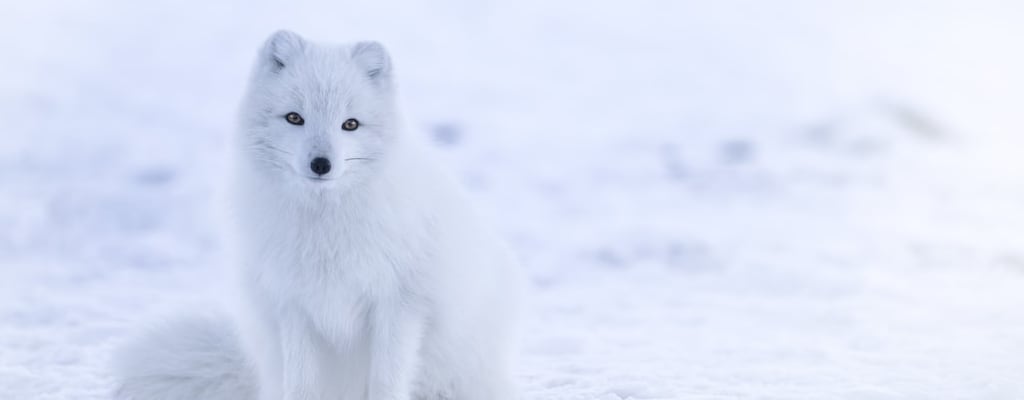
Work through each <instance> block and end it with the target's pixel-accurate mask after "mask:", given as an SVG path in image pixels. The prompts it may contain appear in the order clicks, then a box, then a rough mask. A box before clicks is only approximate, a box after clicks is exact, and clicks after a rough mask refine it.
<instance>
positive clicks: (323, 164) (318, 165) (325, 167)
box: [309, 157, 331, 175]
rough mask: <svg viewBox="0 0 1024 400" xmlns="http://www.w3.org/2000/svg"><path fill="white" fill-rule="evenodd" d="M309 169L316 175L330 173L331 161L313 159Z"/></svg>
mask: <svg viewBox="0 0 1024 400" xmlns="http://www.w3.org/2000/svg"><path fill="white" fill-rule="evenodd" d="M309 169H311V170H313V172H314V173H316V174H317V175H323V174H326V173H328V172H331V160H328V159H326V158H323V157H317V158H314V159H313V162H311V163H309Z"/></svg>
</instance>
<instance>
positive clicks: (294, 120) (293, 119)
mask: <svg viewBox="0 0 1024 400" xmlns="http://www.w3.org/2000/svg"><path fill="white" fill-rule="evenodd" d="M284 119H285V121H288V123H289V124H292V125H302V124H304V123H306V120H304V119H302V116H301V115H299V113H294V112H290V113H288V114H287V115H285V116H284Z"/></svg>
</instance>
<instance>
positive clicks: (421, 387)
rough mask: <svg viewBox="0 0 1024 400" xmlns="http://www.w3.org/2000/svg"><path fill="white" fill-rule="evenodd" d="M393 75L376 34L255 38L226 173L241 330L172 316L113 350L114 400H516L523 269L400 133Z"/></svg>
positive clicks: (216, 322) (214, 321) (225, 322)
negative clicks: (368, 38)
mask: <svg viewBox="0 0 1024 400" xmlns="http://www.w3.org/2000/svg"><path fill="white" fill-rule="evenodd" d="M392 72H393V71H392V65H391V60H390V58H389V56H388V54H387V52H386V51H385V49H384V48H383V47H382V46H381V45H380V44H377V43H374V42H361V43H356V44H354V45H346V46H323V45H318V44H314V43H311V42H309V41H306V40H305V39H303V38H301V37H299V36H298V35H296V34H294V33H290V32H278V33H275V34H274V35H272V36H271V37H270V39H268V40H267V42H266V44H265V45H264V47H263V49H262V51H261V52H260V55H259V59H258V60H257V62H256V66H255V68H254V71H253V75H252V81H251V84H250V88H249V92H248V94H247V95H246V98H245V100H244V102H243V105H242V118H241V124H240V125H241V129H240V130H239V131H240V132H239V135H238V143H237V148H238V149H239V150H240V151H239V152H238V157H237V162H236V172H235V176H234V178H233V179H232V182H233V183H234V185H235V190H234V193H235V198H234V200H233V202H232V205H233V207H232V208H233V212H234V213H235V214H236V215H235V218H234V219H235V221H236V226H237V228H238V231H237V235H236V236H237V240H238V243H237V246H236V247H237V251H238V257H239V264H240V268H239V272H240V274H239V277H240V279H239V281H240V283H241V286H240V287H241V292H242V293H243V295H242V301H241V304H242V307H241V310H240V312H239V313H237V315H236V317H238V318H235V319H237V320H239V321H240V322H239V324H238V325H237V326H238V328H237V329H236V328H234V327H233V326H232V325H231V323H230V322H229V321H231V320H232V319H233V318H227V317H223V318H192V319H185V320H182V321H178V322H172V323H169V324H167V326H165V327H164V328H163V329H162V330H157V331H154V332H152V333H150V334H149V335H147V336H144V337H142V338H141V339H139V340H138V341H136V342H135V343H132V344H130V345H128V346H126V347H124V348H123V349H122V351H121V352H120V353H119V354H118V357H117V366H118V369H117V370H118V377H119V379H120V386H119V389H118V392H117V397H118V398H120V399H132V400H154V399H161V400H172V399H175V400H176V399H192V400H201V399H232V400H234V399H239V400H241V399H256V398H258V399H261V400H281V399H285V400H300V399H301V400H312V399H324V400H328V399H329V400H342V399H368V400H411V399H416V400H434V399H436V400H441V399H445V400H502V399H511V398H514V397H515V396H514V395H513V392H514V391H513V387H512V382H511V377H510V363H511V361H512V355H513V351H512V349H513V346H512V342H513V341H514V340H513V335H512V332H513V329H514V326H515V319H516V318H515V315H516V304H517V298H518V296H519V289H520V288H519V282H520V277H519V274H518V272H517V269H516V267H515V265H514V263H513V262H512V261H511V258H510V257H509V255H508V253H507V251H506V250H505V248H504V247H503V246H502V244H501V243H500V241H499V240H497V239H496V238H495V237H494V236H493V235H492V234H490V233H489V232H488V231H486V230H485V229H482V228H481V227H479V226H478V225H477V222H476V221H477V220H476V218H474V216H473V215H471V213H470V212H468V211H467V207H466V203H465V201H464V200H463V198H462V196H461V194H460V193H459V190H458V189H457V187H456V185H454V184H453V183H452V182H451V181H450V179H449V178H448V177H447V176H446V175H445V174H444V173H442V172H441V171H439V170H438V168H437V167H436V164H435V163H433V162H431V160H430V159H429V157H427V156H426V155H425V152H424V151H423V149H421V146H420V145H419V144H417V143H416V141H415V140H413V138H412V137H410V136H408V135H406V133H405V132H404V131H403V129H402V124H401V123H400V122H399V121H400V118H399V116H398V113H397V110H396V106H395V93H394V92H395V89H394V84H393V80H392ZM291 112H296V113H299V114H300V115H301V116H302V118H303V119H304V120H305V122H304V124H303V125H293V124H289V123H288V122H287V121H286V119H285V115H287V114H288V113H291ZM349 118H354V119H357V120H358V121H359V128H358V129H356V130H355V131H345V130H342V129H341V126H342V124H343V123H344V121H346V120H347V119H349ZM317 157H324V158H327V159H329V160H330V161H331V164H332V166H333V167H332V169H331V171H330V172H329V173H327V174H325V175H323V176H318V175H317V174H315V173H313V172H312V171H311V168H310V162H311V160H312V159H314V158H317Z"/></svg>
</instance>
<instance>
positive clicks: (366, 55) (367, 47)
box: [352, 41, 391, 81]
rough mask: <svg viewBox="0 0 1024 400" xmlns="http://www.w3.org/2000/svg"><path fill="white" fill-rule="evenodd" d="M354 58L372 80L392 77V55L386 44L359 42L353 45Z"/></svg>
mask: <svg viewBox="0 0 1024 400" xmlns="http://www.w3.org/2000/svg"><path fill="white" fill-rule="evenodd" d="M352 60H354V61H355V62H356V64H358V65H360V66H362V67H363V70H364V71H365V72H366V75H367V76H368V77H370V79H371V80H374V81H381V80H387V79H389V78H390V77H391V56H389V55H388V51H387V50H385V49H384V46H383V45H381V44H380V43H377V42H372V41H368V42H359V43H356V44H355V46H352Z"/></svg>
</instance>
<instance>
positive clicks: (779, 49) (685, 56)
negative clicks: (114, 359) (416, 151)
mask: <svg viewBox="0 0 1024 400" xmlns="http://www.w3.org/2000/svg"><path fill="white" fill-rule="evenodd" d="M3 8H4V12H3V13H2V14H0V53H2V54H3V56H2V57H0V59H2V60H3V62H2V63H0V72H2V74H0V130H2V135H3V141H2V144H0V399H102V398H107V396H108V391H109V389H110V384H111V381H110V378H109V377H108V375H107V372H106V369H105V365H106V363H107V361H108V358H109V355H110V351H111V348H112V346H114V345H116V344H117V343H118V342H119V341H120V340H122V339H124V338H126V337H128V336H129V335H131V334H132V333H133V332H134V331H136V330H137V329H138V327H139V325H140V324H142V323H144V322H145V321H149V320H152V319H155V318H159V316H160V315H164V314H165V313H167V312H169V311H171V310H178V309H181V308H207V307H211V306H209V304H211V303H212V302H213V301H214V300H215V299H216V298H217V293H218V289H219V288H220V287H222V285H224V282H223V279H222V277H223V270H224V265H223V250H222V247H221V243H222V238H221V236H220V233H219V228H218V226H216V224H214V223H212V222H211V221H214V220H216V218H215V213H216V212H215V207H214V204H216V201H217V198H218V190H219V188H220V187H221V184H222V182H221V181H220V180H219V178H218V177H219V176H220V168H221V167H222V166H223V161H222V159H221V157H222V155H223V154H224V153H225V143H226V138H227V137H228V135H229V134H230V133H231V130H232V124H233V122H234V116H235V114H236V104H237V100H238V98H239V96H240V92H241V89H242V86H243V84H244V83H245V75H246V73H247V71H248V68H249V63H250V60H251V58H252V57H253V53H254V51H255V48H256V47H257V46H258V45H259V43H260V42H261V41H262V40H263V38H264V37H265V35H267V34H268V33H269V32H271V31H272V30H274V29H277V28H281V27H286V28H291V29H294V30H296V31H299V32H301V33H303V34H305V35H307V36H308V37H312V38H316V39H321V40H335V41H344V40H352V39H357V38H375V39H379V40H381V41H383V42H385V43H386V44H387V45H388V46H389V47H390V49H391V50H392V53H393V54H394V58H395V60H396V63H397V66H398V68H399V77H400V82H401V84H402V88H403V93H404V97H405V100H406V101H405V102H406V103H407V105H408V109H409V117H410V120H411V122H412V123H413V124H414V126H417V127H419V128H422V130H423V131H424V132H425V133H426V134H429V135H432V136H433V137H434V138H435V139H436V143H437V144H438V147H439V148H440V149H441V152H442V154H443V161H444V162H446V163H449V164H450V165H451V166H452V168H454V169H455V170H456V171H457V172H458V173H459V174H460V176H461V177H462V178H463V180H464V182H465V183H466V185H467V186H468V187H469V188H470V189H471V190H472V193H473V195H474V196H475V197H476V198H477V199H478V202H479V204H480V207H481V208H482V209H483V210H485V212H486V213H487V214H488V215H490V216H491V217H492V218H493V219H494V220H495V222H496V224H497V225H498V226H499V227H500V228H501V230H502V232H504V233H505V235H506V236H507V237H508V238H509V240H510V241H511V242H512V243H513V245H514V246H515V248H516V249H517V250H518V251H519V253H520V255H521V256H522V258H523V260H524V264H525V265H526V267H527V268H528V269H529V271H530V272H531V276H532V282H533V293H532V294H533V296H532V301H531V304H530V307H529V308H530V311H531V313H530V320H529V325H528V329H527V335H526V337H525V343H524V353H523V362H522V368H521V377H522V386H523V391H524V394H525V396H524V397H525V398H526V399H565V400H576V399H580V400H583V399H587V400H589V399H600V400H617V399H737V398H742V399H746V398H760V399H834V398H835V399H838V398H842V399H938V398H943V399H1018V398H1024V243H1022V241H1024V238H1022V237H1021V235H1019V231H1020V230H1021V228H1022V227H1024V206H1022V204H1024V201H1022V200H1024V180H1022V179H1021V178H1022V177H1024V176H1022V175H1024V169H1022V168H1021V167H1022V162H1021V161H1020V157H1019V156H1018V155H1017V154H1016V150H1017V149H1019V148H1021V146H1020V145H1021V144H1022V143H1024V140H1022V138H1021V135H1020V133H1021V128H1022V127H1024V123H1022V122H1021V119H1020V118H1019V115H1020V114H1019V109H1020V105H1021V104H1024V75H1022V74H1021V73H1020V71H1024V54H1022V53H1024V49H1022V48H1021V46H1020V40H1019V38H1020V37H1021V35H1022V34H1024V27H1022V26H1021V25H1020V23H1019V21H1021V20H1024V7H1022V6H1020V5H1018V3H1014V2H1009V1H1006V2H998V1H972V2H966V1H963V2H956V1H938V2H936V1H928V2H925V1H902V2H891V1H852V0H851V1H828V2H822V1H798V0H785V1H774V2H770V4H769V2H759V1H754V0H750V1H727V2H714V3H712V2H695V1H694V2H691V1H680V2H661V1H653V0H639V1H634V2H628V3H627V2H607V3H600V4H595V3H593V2H583V1H579V2H570V1H566V2H545V1H539V0H528V1H521V2H515V3H497V2H489V1H482V2H471V1H463V0H449V1H441V2H433V3H432V4H430V5H426V4H405V3H396V2H392V1H385V2H377V3H374V4H368V3H363V4H344V5H335V4H317V3H314V2H296V3H295V4H284V3H280V2H268V1H264V2H241V1H225V2H219V3H216V4H204V2H193V1H166V0H162V1H152V2H115V1H109V0H100V1H93V2H70V1H68V2H58V1H50V0H46V1H33V2H18V3H13V2H11V3H10V4H6V3H5V4H4V5H3Z"/></svg>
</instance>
